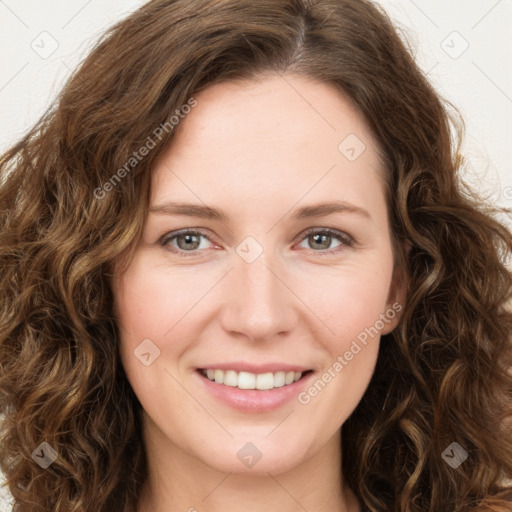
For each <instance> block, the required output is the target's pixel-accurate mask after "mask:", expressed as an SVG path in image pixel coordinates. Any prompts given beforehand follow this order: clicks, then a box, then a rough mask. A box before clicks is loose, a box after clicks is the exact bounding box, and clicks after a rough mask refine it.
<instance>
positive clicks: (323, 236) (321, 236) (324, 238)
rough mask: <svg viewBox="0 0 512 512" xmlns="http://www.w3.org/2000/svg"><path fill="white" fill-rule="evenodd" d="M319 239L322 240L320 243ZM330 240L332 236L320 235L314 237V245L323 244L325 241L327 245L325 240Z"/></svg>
mask: <svg viewBox="0 0 512 512" xmlns="http://www.w3.org/2000/svg"><path fill="white" fill-rule="evenodd" d="M318 238H320V239H321V241H320V242H318ZM329 238H330V235H319V234H316V235H313V240H314V243H322V241H323V242H324V244H325V240H326V239H329ZM315 239H317V240H315ZM327 246H329V244H327Z"/></svg>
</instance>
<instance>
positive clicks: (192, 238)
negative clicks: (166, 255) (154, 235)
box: [159, 229, 209, 256]
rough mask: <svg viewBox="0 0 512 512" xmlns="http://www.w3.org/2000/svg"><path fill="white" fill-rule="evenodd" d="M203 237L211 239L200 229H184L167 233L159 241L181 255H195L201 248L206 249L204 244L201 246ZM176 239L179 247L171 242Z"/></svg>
mask: <svg viewBox="0 0 512 512" xmlns="http://www.w3.org/2000/svg"><path fill="white" fill-rule="evenodd" d="M201 237H202V238H205V239H207V240H209V238H208V237H207V236H206V235H205V234H204V233H203V232H202V231H199V230H197V229H196V230H191V229H183V230H181V231H176V232H173V233H169V234H168V235H165V236H164V237H163V238H162V239H161V240H160V241H159V243H160V244H161V245H162V246H164V247H166V248H167V247H169V248H170V250H171V251H172V252H175V253H177V254H178V255H179V256H189V254H184V253H187V252H188V253H191V254H190V255H192V256H193V255H195V253H196V251H198V250H199V249H205V247H204V245H203V246H201ZM173 241H176V243H177V247H176V246H175V245H173V244H171V242H173Z"/></svg>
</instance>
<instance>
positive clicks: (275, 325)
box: [222, 244, 294, 340]
mask: <svg viewBox="0 0 512 512" xmlns="http://www.w3.org/2000/svg"><path fill="white" fill-rule="evenodd" d="M241 246H242V247H243V245H242V244H241ZM271 260H272V258H270V257H269V254H268V253H267V252H266V251H263V252H262V253H261V254H260V255H259V256H258V257H256V259H254V260H252V261H250V258H249V259H248V258H246V259H244V257H243V256H242V257H238V256H237V257H236V259H235V263H234V268H233V272H231V279H230V281H229V293H228V300H227V303H226V304H225V311H224V312H223V313H224V314H223V315H222V318H223V323H224V328H225V329H226V330H227V331H231V332H234V331H237V332H239V333H243V334H245V335H246V336H248V337H250V338H251V339H253V340H256V339H263V338H266V337H271V336H273V335H275V334H278V333H279V332H283V331H287V330H290V329H291V328H292V325H293V321H294V306H293V294H292V293H291V292H290V291H289V290H288V289H287V287H286V286H285V284H284V283H283V281H285V277H284V275H280V270H279V268H276V267H277V265H276V263H275V261H274V262H273V261H271ZM249 261H250V262H249Z"/></svg>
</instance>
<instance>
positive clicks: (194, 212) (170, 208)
mask: <svg viewBox="0 0 512 512" xmlns="http://www.w3.org/2000/svg"><path fill="white" fill-rule="evenodd" d="M148 211H149V212H151V213H157V214H164V215H188V216H190V217H201V218H206V219H214V220H219V221H221V222H226V223H227V222H229V219H228V216H227V215H226V213H224V212H223V211H222V210H220V209H218V208H212V207H210V206H206V205H200V204H192V203H173V202H171V203H165V204H161V205H155V206H151V207H150V208H149V210H148ZM332 213H352V214H357V215H361V216H363V217H366V218H368V219H370V220H371V218H372V217H371V215H370V213H369V212H368V211H367V210H365V209H364V208H361V207H360V206H356V205H354V204H351V203H348V202H346V201H333V202H329V203H318V204H313V205H309V206H303V207H302V208H299V209H297V210H296V211H295V212H294V213H293V215H292V219H293V220H301V219H309V218H313V217H323V216H325V215H330V214H332Z"/></svg>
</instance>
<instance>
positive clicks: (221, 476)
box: [0, 0, 512, 512]
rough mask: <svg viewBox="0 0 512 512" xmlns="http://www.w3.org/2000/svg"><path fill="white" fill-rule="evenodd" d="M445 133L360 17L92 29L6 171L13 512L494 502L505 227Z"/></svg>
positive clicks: (169, 19)
mask: <svg viewBox="0 0 512 512" xmlns="http://www.w3.org/2000/svg"><path fill="white" fill-rule="evenodd" d="M451 126H453V127H455V128H456V130H457V132H456V133H457V134H458V138H457V139H456V140H455V141H452V140H451V138H450V127H451ZM461 134H462V124H457V122H456V121H455V119H454V118H453V117H452V115H451V114H450V113H449V111H448V110H447V108H446V107H445V106H444V105H443V102H442V100H441V99H440V98H439V97H438V96H437V94H436V93H435V92H434V90H433V89H432V87H431V86H430V85H429V83H428V82H427V80H426V79H425V77H424V76H423V74H422V73H421V71H420V70H419V69H418V67H417V66H416V65H415V63H414V61H413V59H412V58H411V56H410V55H409V53H408V52H407V50H406V49H405V48H404V46H403V44H402V42H401V40H400V38H399V36H398V35H397V34H396V32H395V30H394V28H393V26H392V24H391V23H390V21H389V19H388V18H387V17H386V15H385V14H384V13H383V12H381V11H380V10H379V9H377V8H376V7H375V6H373V5H372V4H371V3H369V2H368V1H366V0H347V1H339V0H319V1H317V2H309V3H308V2H305V3H304V2H299V1H298V0H297V1H294V0H286V1H284V0H279V1H276V0H272V1H270V0H265V1H264V0H259V1H255V2H250V3H249V2H242V1H234V0H231V1H223V2H221V1H213V2H208V3H205V2H198V1H190V0H189V1H184V0H183V1H170V0H154V1H151V2H149V3H147V4H146V5H145V6H143V7H142V8H141V9H139V10H138V11H136V12H135V13H133V14H132V15H131V16H130V17H129V18H127V19H125V20H123V21H121V22H120V23H118V24H117V25H116V26H114V27H113V28H112V29H111V30H109V32H108V33H107V34H106V35H105V37H104V38H103V39H102V41H101V42H100V43H99V44H98V45H97V46H96V48H95V49H94V50H93V51H92V52H91V54H90V55H89V57H88V58H87V59H86V60H85V61H84V62H83V64H82V65H81V66H80V68H79V69H78V71H77V72H76V73H75V75H74V76H73V77H72V78H71V79H70V80H69V82H68V83H67V84H66V86H65V87H64V89H63V91H62V93H61V95H60V97H59V98H58V101H57V102H56V104H55V105H54V107H53V108H52V109H50V110H49V111H48V113H47V114H46V115H45V117H44V118H43V119H42V120H41V121H40V123H38V125H37V126H35V127H34V129H33V130H32V131H31V132H30V133H29V134H28V135H27V136H26V137H25V138H24V139H23V140H21V141H20V142H19V143H18V144H16V145H15V146H14V147H13V148H11V149H10V150H9V151H8V152H7V153H6V154H4V155H3V157H2V158H1V160H0V170H1V174H0V176H1V180H2V185H1V188H0V200H1V201H0V204H1V205H2V209H1V213H0V215H1V217H0V219H1V224H0V226H1V228H0V262H1V265H2V269H4V272H3V279H2V285H1V287H0V294H1V295H0V296H1V301H0V304H1V308H2V309H1V317H0V318H1V323H0V354H1V355H0V361H1V374H0V390H1V402H0V403H1V407H0V410H1V412H2V413H3V414H4V415H5V419H4V420H3V424H2V438H3V442H2V447H1V451H0V453H1V455H0V461H1V468H2V470H3V472H4V473H5V475H6V478H7V479H8V482H9V489H10V491H11V493H12V495H13V498H14V499H15V500H16V507H17V508H16V510H17V511H19V512H25V511H29V510H30V511H32V510H55V511H59V512H60V511H64V510H66V511H68V510H84V511H93V510H94V511H97V510H100V511H103V510H105V511H106V510H109V511H113V510H115V511H128V510H130V511H137V512H146V511H150V510H151V511H154V512H160V511H166V510H188V511H189V512H191V511H203V510H204V511H210V512H215V511H218V510H238V509H242V508H243V509H244V510H248V511H262V510H280V511H295V510H309V511H327V510H328V511H344V512H353V511H365V510H369V511H372V512H377V511H379V512H383V511H391V510H393V511H411V512H420V511H421V512H424V511H431V512H434V511H435V512H439V511H447V512H448V511H450V512H452V511H466V510H471V511H478V512H480V511H491V510H493V511H508V510H510V507H511V504H512V489H511V488H510V480H509V479H510V478H511V476H512V439H511V436H510V416H511V405H510V397H511V394H512V376H511V374H510V372H509V369H510V367H511V366H512V355H511V341H510V333H511V329H512V314H511V312H510V310H507V309H506V305H507V301H508V300H509V299H510V294H511V285H512V280H511V275H510V272H509V271H508V270H507V268H506V267H505V264H504V261H505V258H506V257H508V255H509V253H510V251H511V249H512V242H511V233H510V232H509V231H508V230H507V229H506V227H505V226H504V225H502V224H500V223H499V222H498V220H496V219H495V218H494V217H493V213H494V212H493V210H492V208H491V207H490V206H488V205H486V204H484V203H483V202H481V201H479V200H478V199H477V198H476V197H474V196H473V195H472V194H471V192H470V191H468V190H466V189H465V188H464V187H463V184H462V183H461V182H460V179H459V176H458V174H457V172H458V170H459V168H460V167H461V166H462V164H463V159H462V157H461V155H460V154H459V152H458V149H459V147H460V137H461ZM322 285H323V286H322Z"/></svg>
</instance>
